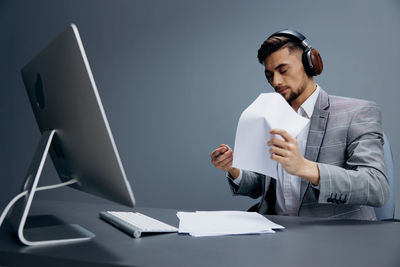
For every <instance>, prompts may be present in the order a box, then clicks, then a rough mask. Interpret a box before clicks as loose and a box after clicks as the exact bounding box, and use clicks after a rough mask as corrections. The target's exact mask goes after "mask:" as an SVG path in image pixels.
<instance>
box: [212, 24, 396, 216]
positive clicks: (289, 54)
mask: <svg viewBox="0 0 400 267" xmlns="http://www.w3.org/2000/svg"><path fill="white" fill-rule="evenodd" d="M258 60H259V62H260V63H261V64H263V65H264V67H265V75H266V77H267V80H268V82H269V83H270V85H271V86H272V87H273V88H274V89H275V91H276V92H277V93H279V94H281V95H282V96H283V97H284V98H285V99H286V100H287V101H288V103H289V104H290V105H291V106H292V108H293V109H294V110H295V111H296V112H297V113H299V114H300V115H301V116H304V117H307V118H309V119H310V124H309V126H308V127H306V129H304V130H303V131H302V132H301V133H300V134H299V135H298V136H297V138H294V137H292V136H291V135H290V134H288V133H287V132H286V131H285V130H282V129H273V130H271V132H270V134H271V136H277V135H279V136H280V137H281V138H276V137H272V138H271V139H269V140H268V145H269V147H270V148H269V152H270V155H271V159H273V160H275V161H277V162H278V163H279V164H278V178H277V179H273V178H271V177H268V176H265V175H262V174H259V173H255V172H251V171H248V170H241V169H237V168H234V167H232V161H233V151H232V150H231V148H230V147H229V146H227V145H225V144H222V145H221V146H220V147H219V148H217V149H215V150H214V151H213V152H212V153H211V155H210V156H211V162H212V164H213V165H214V166H215V167H216V168H218V169H221V170H223V171H226V172H227V176H228V181H229V185H230V187H231V189H232V192H233V193H234V194H238V195H245V196H249V197H252V198H258V197H261V201H260V203H259V204H257V205H256V206H254V207H253V209H252V210H254V211H257V212H259V213H261V214H280V215H298V216H312V217H328V218H341V219H344V218H346V219H364V220H376V216H375V212H374V209H373V207H380V206H382V205H384V203H385V202H386V201H387V199H388V198H389V183H388V179H387V177H386V167H385V163H384V155H383V134H382V125H381V114H380V110H379V108H378V107H377V105H376V104H375V103H373V102H369V101H365V100H359V99H353V98H346V97H338V96H331V95H328V94H327V93H326V92H325V91H324V90H323V89H322V88H320V87H319V86H318V85H317V84H316V83H315V81H314V78H313V77H314V76H316V75H319V74H320V73H321V72H322V68H323V65H322V59H321V56H320V55H319V53H318V51H317V50H316V49H313V48H312V47H311V46H310V45H309V43H308V42H307V40H306V38H305V37H304V36H303V35H302V34H301V33H299V32H296V31H291V30H283V31H279V32H276V33H274V34H272V35H271V36H270V37H269V38H268V39H267V40H265V41H264V43H263V44H262V45H261V47H260V49H259V50H258ZM249 130H250V129H249Z"/></svg>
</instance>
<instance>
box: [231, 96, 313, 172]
mask: <svg viewBox="0 0 400 267" xmlns="http://www.w3.org/2000/svg"><path fill="white" fill-rule="evenodd" d="M308 123H309V119H307V118H304V117H302V116H300V115H299V114H297V113H296V112H295V111H294V109H293V108H292V107H291V106H290V105H289V104H288V103H287V102H286V100H285V99H284V98H283V97H282V96H281V95H280V94H278V93H265V94H260V95H259V96H258V97H257V99H256V100H255V101H254V102H253V103H252V104H251V105H250V106H249V107H247V108H246V109H245V110H244V111H243V113H242V115H241V116H240V119H239V122H238V126H237V130H236V137H235V147H234V154H233V166H234V167H236V168H240V169H245V170H249V171H254V172H258V173H262V174H265V175H267V176H271V177H273V178H277V163H276V161H273V160H271V159H270V153H269V151H268V150H269V147H268V145H267V141H268V139H270V138H271V137H272V136H271V135H270V134H269V131H270V130H271V129H274V128H280V129H284V130H286V131H287V132H288V133H289V134H290V135H292V136H293V137H296V136H297V135H298V134H299V133H300V132H301V131H302V130H303V129H304V127H305V126H306V125H307V124H308Z"/></svg>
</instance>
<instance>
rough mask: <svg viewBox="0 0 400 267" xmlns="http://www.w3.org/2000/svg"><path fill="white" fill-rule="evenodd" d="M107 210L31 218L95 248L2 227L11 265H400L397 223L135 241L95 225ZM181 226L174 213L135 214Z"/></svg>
mask: <svg viewBox="0 0 400 267" xmlns="http://www.w3.org/2000/svg"><path fill="white" fill-rule="evenodd" d="M109 209H113V210H115V209H117V210H129V209H127V208H125V207H122V206H117V205H114V206H113V205H109V204H86V203H85V204H78V203H73V202H57V201H36V202H35V206H34V207H33V210H32V214H53V215H56V216H57V217H58V218H60V219H61V220H63V221H64V222H66V223H77V224H80V225H81V226H83V227H85V228H87V229H88V230H90V231H92V232H93V233H95V234H96V237H95V238H94V239H92V240H91V241H87V242H82V243H76V244H70V245H58V246H52V247H50V246H47V247H26V246H23V245H21V244H20V243H19V242H18V241H17V239H16V236H15V235H14V234H13V233H12V231H11V229H10V225H9V224H7V223H6V224H4V226H3V227H2V228H0V265H6V266H17V265H22V266H27V265H28V264H29V265H31V266H257V267H259V266H307V267H312V266H340V267H343V266H352V267H354V266H363V267H365V266H380V267H382V266H400V223H399V222H365V221H350V220H327V219H315V218H300V217H285V216H268V218H269V219H271V220H273V221H274V222H277V223H279V224H282V225H284V226H285V227H286V229H285V230H283V231H280V232H277V233H275V234H263V235H244V236H224V237H200V238H194V237H190V236H187V235H179V234H176V233H172V234H158V235H148V236H144V237H142V238H140V239H133V238H131V237H130V236H128V235H126V234H125V233H123V232H121V231H119V230H118V229H116V228H114V227H113V226H111V225H109V224H107V223H105V222H104V221H102V220H101V219H99V218H98V213H99V212H100V211H102V210H109ZM135 210H136V211H140V212H142V213H144V214H148V215H150V216H153V217H154V218H157V219H159V220H162V221H165V222H167V223H170V224H172V225H175V226H178V219H177V217H176V215H175V213H176V210H168V209H147V208H136V209H135Z"/></svg>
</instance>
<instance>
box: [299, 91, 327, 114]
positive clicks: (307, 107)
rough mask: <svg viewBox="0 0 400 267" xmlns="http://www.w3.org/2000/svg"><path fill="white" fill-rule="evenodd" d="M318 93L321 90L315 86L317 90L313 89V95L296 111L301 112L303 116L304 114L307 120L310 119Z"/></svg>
mask: <svg viewBox="0 0 400 267" xmlns="http://www.w3.org/2000/svg"><path fill="white" fill-rule="evenodd" d="M320 91H321V88H320V87H319V85H318V84H317V89H315V91H314V93H312V94H311V95H310V96H309V97H308V98H307V99H306V101H304V103H303V104H302V105H301V106H300V108H299V110H298V111H300V110H302V113H303V114H305V115H306V116H307V117H308V118H311V116H312V114H313V112H314V107H315V103H316V102H317V99H318V94H319V92H320ZM298 113H299V112H298ZM300 114H301V113H300Z"/></svg>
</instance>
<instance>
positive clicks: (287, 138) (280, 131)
mask: <svg viewBox="0 0 400 267" xmlns="http://www.w3.org/2000/svg"><path fill="white" fill-rule="evenodd" d="M269 133H270V134H278V135H280V136H282V138H283V139H285V141H288V142H293V141H294V140H296V139H295V138H294V137H293V136H291V135H290V134H289V133H288V132H287V131H285V130H283V129H272V130H271V131H269Z"/></svg>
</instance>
